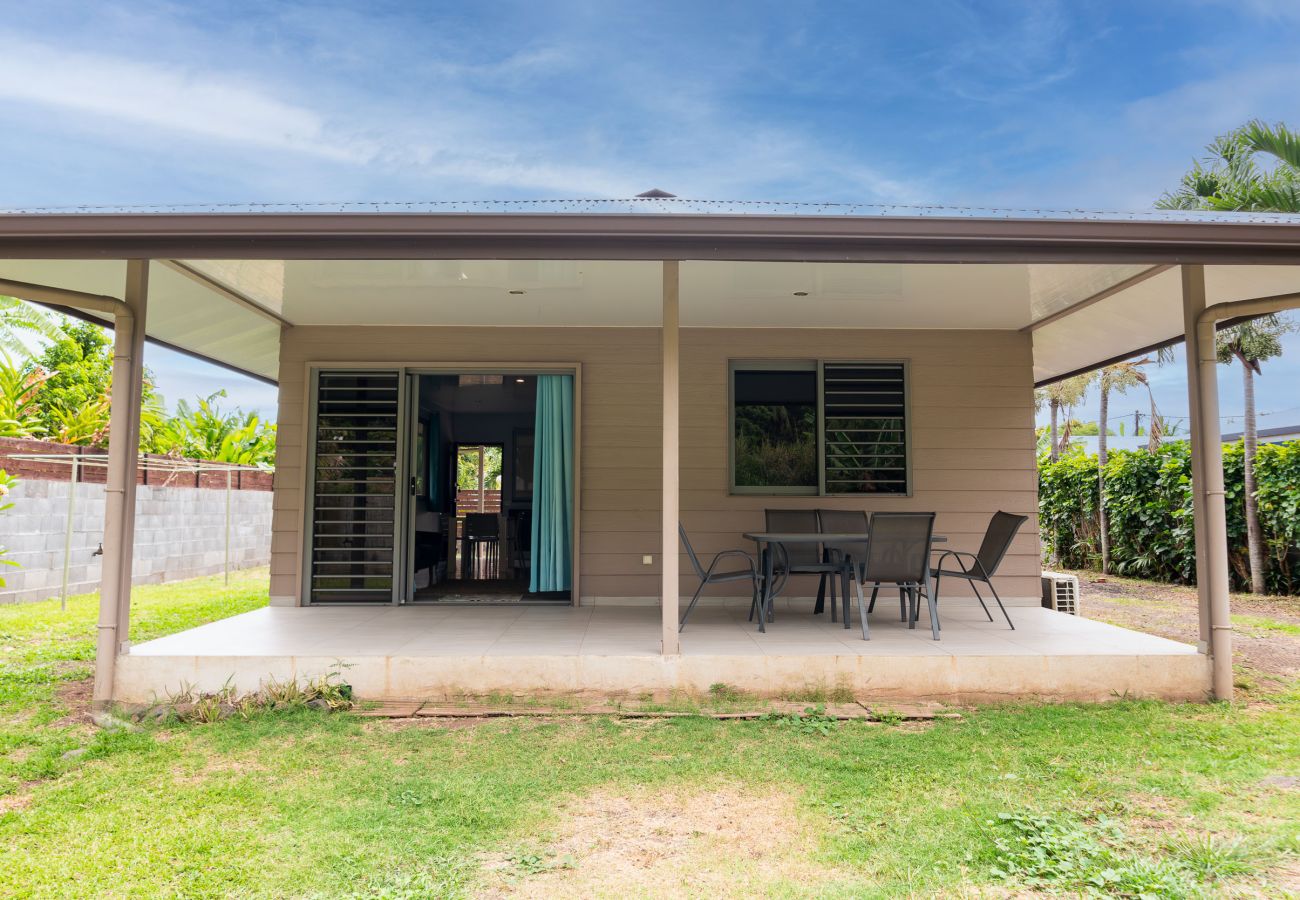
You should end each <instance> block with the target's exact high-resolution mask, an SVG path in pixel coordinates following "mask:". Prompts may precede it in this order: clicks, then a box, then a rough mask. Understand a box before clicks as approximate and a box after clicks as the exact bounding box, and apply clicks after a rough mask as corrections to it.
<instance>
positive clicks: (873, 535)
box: [857, 512, 939, 641]
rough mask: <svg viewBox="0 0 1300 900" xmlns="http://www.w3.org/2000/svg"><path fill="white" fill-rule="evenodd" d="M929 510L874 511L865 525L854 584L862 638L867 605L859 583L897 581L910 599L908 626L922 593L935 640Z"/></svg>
mask: <svg viewBox="0 0 1300 900" xmlns="http://www.w3.org/2000/svg"><path fill="white" fill-rule="evenodd" d="M934 516H935V514H934V513H932V512H928V513H920V512H878V513H873V514H872V516H871V525H870V527H869V528H868V529H867V553H866V558H865V560H864V562H865V565H864V566H863V568H862V578H861V580H859V581H858V582H857V584H858V617H859V618H860V619H861V620H862V639H863V640H868V639H869V638H868V634H867V609H866V603H865V600H864V598H863V596H862V585H863V583H870V584H873V585H874V586H875V587H876V588H879V587H880V586H881V585H882V584H897V585H899V586H900V587H901V588H902V589H903V590H905V591H906V593H907V596H908V599H909V600H910V601H911V603H910V607H911V609H910V614H909V615H908V617H907V618H908V627H909V628H915V627H916V620H917V617H918V616H919V614H920V601H919V595H920V594H922V593H924V594H925V599H926V604H927V606H928V607H929V611H930V634H931V635H932V636H933V637H934V639H935V640H936V641H937V640H939V610H938V608H937V606H936V605H935V602H934V591H933V590H932V589H931V587H930V542H931V540H932V539H933V537H934Z"/></svg>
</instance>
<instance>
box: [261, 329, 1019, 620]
mask: <svg viewBox="0 0 1300 900" xmlns="http://www.w3.org/2000/svg"><path fill="white" fill-rule="evenodd" d="M681 353H682V379H681V381H682V388H681V414H682V420H681V426H682V447H681V465H682V477H681V486H682V495H681V510H682V520H683V522H684V523H685V525H686V527H687V529H688V530H689V531H690V533H691V535H692V539H693V542H694V543H695V546H696V549H697V551H698V552H700V553H701V554H704V553H706V552H709V553H711V552H715V551H717V550H721V549H724V548H727V547H740V546H744V543H743V541H742V539H741V538H740V534H741V533H742V532H744V531H747V530H751V529H754V528H758V527H761V526H762V520H763V513H762V511H763V508H764V507H765V506H776V505H780V506H787V507H796V506H806V507H817V506H825V507H830V506H841V507H850V508H852V507H855V506H856V507H859V508H861V507H865V508H867V509H869V510H873V511H874V510H898V509H924V510H935V511H937V512H938V514H939V517H938V521H937V524H936V530H937V531H938V532H939V533H941V534H945V535H947V536H948V537H949V539H950V544H949V546H951V547H954V548H958V549H964V550H974V549H975V548H976V547H977V546H978V545H979V540H980V537H981V536H982V534H983V529H984V527H985V526H986V525H987V523H988V518H989V516H990V515H991V514H992V513H993V512H994V511H996V510H998V509H1005V510H1007V511H1009V512H1016V513H1024V514H1027V515H1030V516H1031V520H1030V522H1029V523H1028V524H1027V525H1026V528H1025V530H1024V531H1023V532H1022V533H1021V534H1020V536H1019V537H1017V539H1016V542H1015V544H1014V545H1013V547H1012V550H1011V553H1010V554H1009V556H1008V558H1007V560H1006V562H1005V563H1004V564H1003V569H1002V572H1003V574H1004V576H1005V577H1003V578H1001V579H999V582H998V589H999V591H1001V592H1002V593H1003V594H1004V596H1007V597H1026V598H1027V597H1036V596H1037V594H1038V582H1037V575H1038V570H1039V564H1038V560H1039V545H1038V531H1037V524H1036V518H1033V516H1034V513H1035V511H1036V474H1035V466H1034V432H1033V419H1034V414H1033V381H1032V357H1031V347H1030V342H1029V338H1028V336H1027V335H1022V334H1019V333H1017V332H1003V331H967V332H958V331H867V330H843V331H828V330H821V329H799V330H777V329H727V330H723V329H689V328H687V329H683V330H682V335H681ZM763 358H772V359H817V358H821V359H872V358H878V359H908V360H910V363H911V366H910V372H911V404H912V405H911V414H912V422H911V425H912V458H913V489H914V495H913V496H912V497H910V498H889V499H886V498H868V499H866V500H862V499H853V498H829V497H823V498H817V497H781V498H771V497H753V496H734V497H733V496H729V495H728V492H727V482H728V477H727V422H728V415H727V396H728V392H727V372H728V360H731V359H763ZM383 361H391V363H393V364H408V365H419V364H425V365H439V364H446V363H528V362H538V363H542V362H550V363H581V364H582V434H581V436H580V439H581V463H582V473H581V474H582V496H581V498H580V501H579V502H580V509H581V528H582V537H581V540H582V559H581V561H580V567H579V572H580V577H581V593H582V596H583V597H586V598H601V597H656V596H658V593H659V583H658V572H659V566H658V561H659V550H660V537H659V533H658V516H659V483H660V482H659V477H660V449H659V447H660V430H659V416H660V386H659V377H660V373H659V334H658V330H657V329H645V328H590V329H583V328H443V327H400V328H399V327H361V328H357V327H333V326H330V327H325V326H317V327H296V328H292V329H287V330H286V331H285V333H284V339H283V344H282V347H281V358H280V411H279V450H278V454H277V459H276V487H275V516H274V523H273V529H274V537H273V539H272V562H271V595H272V597H273V598H275V599H276V600H278V601H279V602H290V601H291V598H297V597H298V594H299V580H300V571H301V568H302V564H301V550H302V522H303V507H302V503H303V485H304V468H303V466H304V459H305V452H306V449H305V444H306V441H305V434H304V428H303V426H304V420H305V418H306V414H307V402H306V401H307V398H306V375H307V368H308V366H309V365H310V364H320V363H336V362H367V363H380V362H383ZM644 554H651V555H652V556H653V557H654V561H655V563H654V565H651V566H646V565H643V564H642V556H643V555H644ZM682 571H683V573H684V575H683V579H682V585H683V588H684V589H685V590H686V591H687V592H688V593H689V591H692V590H694V587H695V579H694V577H693V575H690V574H689V572H690V569H689V565H688V563H687V562H686V561H685V560H683V561H682ZM806 580H807V582H808V584H807V585H806V589H805V590H803V591H800V592H801V593H802V592H811V591H812V590H814V589H815V583H814V582H813V581H812V580H811V579H806Z"/></svg>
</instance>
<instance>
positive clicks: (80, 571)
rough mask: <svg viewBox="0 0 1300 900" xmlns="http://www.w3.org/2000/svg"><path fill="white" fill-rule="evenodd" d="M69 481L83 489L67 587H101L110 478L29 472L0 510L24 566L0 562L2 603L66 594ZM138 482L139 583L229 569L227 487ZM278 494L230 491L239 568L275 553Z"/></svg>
mask: <svg viewBox="0 0 1300 900" xmlns="http://www.w3.org/2000/svg"><path fill="white" fill-rule="evenodd" d="M65 468H66V467H65ZM65 477H66V476H65ZM222 478H223V480H224V475H223V476H222ZM69 489H72V490H75V491H76V497H75V499H74V503H73V509H74V512H73V523H72V552H71V554H70V560H71V562H70V565H69V572H68V581H69V585H68V591H69V593H70V594H77V593H86V592H88V591H94V590H98V589H99V576H100V564H101V562H102V561H103V557H102V556H98V555H96V553H95V551H96V550H97V549H98V548H99V546H100V543H101V542H102V541H103V539H104V505H105V499H104V485H102V484H88V483H79V484H75V485H74V484H71V483H70V482H68V481H45V480H37V479H34V478H23V479H22V480H20V481H19V482H18V484H17V485H16V486H15V487H14V489H13V490H12V491H11V492H10V494H9V496H8V497H7V498H6V499H7V501H8V502H12V503H13V504H14V506H13V508H12V509H10V510H8V511H7V512H5V513H3V514H0V546H4V547H7V548H8V550H9V552H8V555H7V556H6V557H5V558H6V559H11V560H13V561H14V562H17V563H18V564H19V566H20V568H12V567H10V566H5V567H3V569H0V578H3V579H4V581H5V586H4V587H0V603H18V602H24V601H32V600H44V599H46V598H49V597H57V596H58V595H59V590H60V585H61V583H62V578H63V547H64V540H65V534H66V529H67V516H68V491H69ZM136 490H137V496H136V525H135V554H134V557H135V564H134V578H133V579H132V580H133V583H134V584H150V583H158V582H165V581H178V580H181V579H184V578H195V577H198V576H200V575H212V574H215V573H218V572H221V571H222V570H223V568H224V564H225V537H226V491H225V490H224V488H222V489H217V488H195V487H193V486H186V487H162V486H155V485H147V484H144V485H140V486H139V487H137V489H136ZM271 498H272V494H271V492H270V491H266V490H242V491H239V490H236V491H231V492H230V511H231V528H230V565H231V568H232V569H243V568H251V567H253V566H264V565H266V564H267V563H268V562H269V561H270V557H271Z"/></svg>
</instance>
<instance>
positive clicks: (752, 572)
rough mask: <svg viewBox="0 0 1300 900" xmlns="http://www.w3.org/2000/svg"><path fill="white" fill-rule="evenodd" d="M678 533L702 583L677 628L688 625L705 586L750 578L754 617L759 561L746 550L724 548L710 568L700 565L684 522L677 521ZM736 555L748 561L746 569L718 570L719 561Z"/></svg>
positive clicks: (750, 613)
mask: <svg viewBox="0 0 1300 900" xmlns="http://www.w3.org/2000/svg"><path fill="white" fill-rule="evenodd" d="M677 533H678V534H680V535H681V537H682V546H683V547H685V548H686V555H687V556H688V557H689V558H690V560H691V568H693V569H694V570H695V574H696V576H697V577H698V578H699V579H700V585H699V587H697V588H696V589H695V596H693V597H691V602H690V603H689V604H687V606H686V612H684V613H682V620H681V622H679V623H678V625H677V630H678V631H681V630H682V629H684V628H685V627H686V620H687V619H688V618H690V615H691V611H692V610H693V609H695V604H696V603H698V602H699V600H700V594H701V593H703V591H704V588H705V586H707V585H710V584H727V583H729V582H736V581H744V580H746V579H748V580H749V582H750V585H751V586H752V588H753V593H752V596H751V598H750V602H749V617H750V618H751V619H752V618H754V610H755V609H756V608H757V607H758V563H757V561H755V559H754V557H753V556H752V555H751V554H749V553H746V552H745V551H744V550H723V551H722V552H721V553H718V554H716V555H715V556H714V557H713V561H712V562H711V563H709V566H708V568H707V569H706V568H705V567H704V566H702V565H700V558H699V557H698V556H696V555H695V548H694V547H692V546H691V539H690V538H689V537H687V536H686V527H685V526H684V525H682V523H680V522H678V523H677ZM736 557H740V558H743V559H744V560H745V563H746V568H744V569H731V570H728V571H724V572H719V571H716V570H717V567H718V563H720V562H721V561H722V560H724V559H733V558H736Z"/></svg>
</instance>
